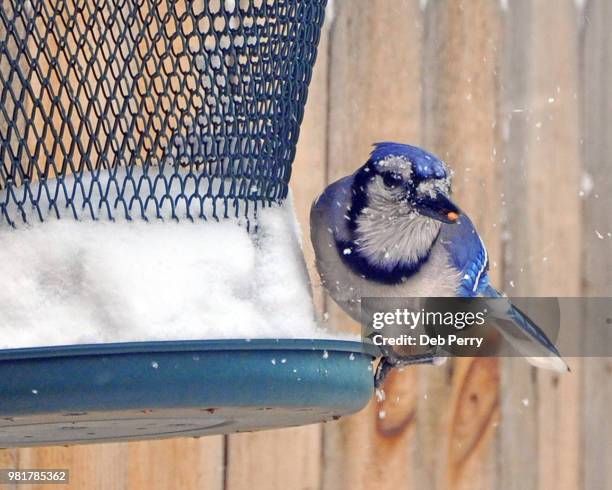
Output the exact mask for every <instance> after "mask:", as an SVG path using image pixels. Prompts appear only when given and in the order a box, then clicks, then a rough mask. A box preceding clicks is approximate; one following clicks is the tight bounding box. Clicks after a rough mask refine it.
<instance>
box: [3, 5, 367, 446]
mask: <svg viewBox="0 0 612 490" xmlns="http://www.w3.org/2000/svg"><path fill="white" fill-rule="evenodd" d="M324 10H325V0H196V1H183V0H142V1H138V2H137V1H134V0H126V1H115V0H100V1H97V2H94V1H87V0H82V1H81V0H79V1H76V0H53V1H48V0H27V1H23V0H8V1H5V2H2V3H0V236H1V235H4V236H5V237H8V236H9V235H8V234H11V233H18V232H19V233H25V236H26V237H27V236H28V234H29V233H34V230H38V231H40V230H42V232H43V233H48V234H49V239H50V243H52V242H53V236H51V235H52V233H53V228H52V227H51V228H47V226H48V224H49V223H50V222H57V221H58V220H60V221H66V220H68V221H72V222H75V223H78V224H79V225H80V224H81V223H84V222H90V223H92V222H107V223H112V224H109V226H115V223H117V222H119V221H123V222H125V221H129V222H141V223H144V222H155V223H163V226H166V224H167V225H168V226H170V224H171V223H174V222H177V221H182V220H188V221H189V222H192V223H195V224H196V225H197V226H209V225H210V224H211V223H214V222H217V221H224V220H228V219H229V220H233V223H235V225H236V226H241V227H244V228H245V229H247V230H248V232H249V233H250V234H252V235H254V236H257V233H258V213H261V212H262V211H261V210H262V209H264V208H267V207H273V206H282V205H283V202H284V200H285V198H286V197H287V194H288V183H289V178H290V174H291V164H292V161H293V158H294V155H295V146H296V142H297V138H298V133H299V128H300V123H301V121H302V117H303V111H304V105H305V102H306V96H307V89H308V83H309V81H310V78H311V73H312V67H313V64H314V62H315V58H316V51H317V44H318V41H319V35H320V29H321V25H322V22H323V17H324ZM42 253H43V251H42V250H41V254H42ZM11 280H16V278H5V277H3V285H2V287H3V288H7V289H10V288H11ZM177 287H179V288H180V285H177ZM0 301H1V296H0ZM0 308H2V305H1V304H0ZM375 355H376V352H373V351H372V350H371V348H370V347H367V346H366V345H364V344H362V343H360V342H351V341H342V340H333V339H332V340H324V339H312V340H310V339H283V338H270V339H252V340H250V339H247V338H242V339H240V338H234V339H217V340H206V339H201V340H199V339H190V340H180V339H178V340H163V341H142V342H140V341H138V342H116V343H95V344H77V345H59V346H58V345H52V346H45V347H22V348H10V349H4V350H0V447H18V446H34V445H51V444H77V443H87V442H100V441H118V440H140V439H150V438H160V437H173V436H199V435H206V434H219V433H230V432H238V431H250V430H257V429H264V428H273V427H286V426H295V425H301V424H307V423H314V422H319V421H325V420H330V419H332V418H336V417H338V416H341V415H344V414H349V413H353V412H355V411H357V410H359V409H360V408H361V407H363V406H364V405H365V403H367V401H368V399H369V397H370V395H371V391H372V385H373V382H372V370H371V361H372V359H373V357H374V356H375ZM276 360H278V362H275V361H276Z"/></svg>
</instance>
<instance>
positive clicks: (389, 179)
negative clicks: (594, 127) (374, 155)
mask: <svg viewBox="0 0 612 490" xmlns="http://www.w3.org/2000/svg"><path fill="white" fill-rule="evenodd" d="M383 182H384V184H385V185H386V186H387V187H397V186H398V185H400V184H401V183H402V176H401V175H399V174H394V173H392V172H388V173H385V174H384V175H383Z"/></svg>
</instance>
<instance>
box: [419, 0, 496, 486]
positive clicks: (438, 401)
mask: <svg viewBox="0 0 612 490" xmlns="http://www.w3.org/2000/svg"><path fill="white" fill-rule="evenodd" d="M500 26H501V19H500V12H499V7H498V5H497V4H496V2H490V1H488V0H475V1H473V2H460V1H455V0H443V1H438V2H428V3H427V8H426V11H425V43H424V50H423V57H424V60H425V65H424V83H423V87H424V104H425V112H424V120H423V121H424V133H425V142H426V146H428V147H429V148H430V149H432V150H433V151H434V152H436V153H437V154H438V155H439V156H441V157H442V158H443V159H445V160H446V161H447V162H448V163H449V165H450V166H451V168H452V169H453V170H454V171H455V176H454V180H453V189H454V195H455V196H456V197H455V200H456V201H457V202H458V203H459V204H460V206H461V207H462V208H463V209H464V210H465V211H466V213H467V214H468V215H469V216H470V217H471V219H472V220H473V221H474V223H475V225H476V226H477V228H478V230H479V233H480V234H481V236H482V237H483V240H484V242H485V243H486V246H487V250H488V253H489V257H490V258H491V259H490V260H491V264H490V266H491V267H490V275H491V278H492V281H493V282H494V283H495V282H496V281H497V280H498V278H499V276H500V267H499V264H500V263H501V197H500V179H499V176H500V168H499V155H498V146H499V134H498V127H497V116H498V107H497V105H498V86H497V79H498V72H497V70H498V64H499V56H500V52H499V42H500V40H499V30H500ZM429 376H430V379H429V380H428V382H427V390H426V392H425V393H424V396H427V398H424V397H423V399H422V400H421V401H420V406H419V412H418V415H419V417H421V415H423V416H424V417H426V418H427V421H428V423H427V424H424V425H423V426H422V427H419V439H418V440H419V448H422V449H423V454H422V455H420V456H419V457H420V458H421V459H422V464H420V465H419V466H418V467H419V481H420V482H421V483H422V485H428V482H429V485H430V486H432V487H433V488H469V489H475V488H482V489H488V488H493V487H494V486H495V481H496V480H495V476H496V475H495V455H496V451H495V438H494V437H493V436H494V435H495V428H496V426H497V419H498V412H499V409H498V405H499V400H498V384H499V362H498V360H495V359H469V358H462V359H455V360H454V362H453V364H452V365H451V366H448V367H447V372H446V373H445V375H444V376H442V375H441V373H431V374H430V375H429ZM432 479H433V484H432V483H431V482H432Z"/></svg>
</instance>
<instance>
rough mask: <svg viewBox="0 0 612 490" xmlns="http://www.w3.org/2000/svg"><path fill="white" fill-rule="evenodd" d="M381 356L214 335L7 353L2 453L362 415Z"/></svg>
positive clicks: (366, 350) (1, 380)
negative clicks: (375, 362)
mask: <svg viewBox="0 0 612 490" xmlns="http://www.w3.org/2000/svg"><path fill="white" fill-rule="evenodd" d="M376 354H377V353H376V352H375V350H373V349H372V348H371V347H368V346H367V345H366V344H362V343H359V342H345V341H334V340H287V339H278V340H251V341H246V340H218V341H215V340H209V341H189V342H181V341H175V342H172V341H168V342H139V343H123V344H99V345H76V346H66V347H43V348H29V349H14V350H4V351H0V393H2V399H1V400H0V447H20V446H36V445H54V444H82V443H95V442H112V441H129V440H140V439H155V438H165V437H187V436H189V437H192V436H203V435H211V434H227V433H234V432H244V431H254V430H261V429H272V428H278V427H291V426H297V425H304V424H310V423H315V422H321V421H327V420H332V419H335V418H338V417H341V416H343V415H348V414H351V413H354V412H356V411H358V410H360V409H361V408H362V407H363V406H365V404H366V403H367V402H368V400H369V399H370V397H371V395H372V388H373V376H372V360H373V358H374V356H375V355H376Z"/></svg>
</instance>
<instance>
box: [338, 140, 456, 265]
mask: <svg viewBox="0 0 612 490" xmlns="http://www.w3.org/2000/svg"><path fill="white" fill-rule="evenodd" d="M450 177H451V175H450V171H449V169H448V168H447V167H446V165H445V164H444V162H442V161H441V160H440V159H439V158H437V157H436V156H434V155H432V154H431V153H428V152H426V151H425V150H422V149H420V148H417V147H414V146H409V145H403V144H399V143H378V144H376V145H375V146H374V150H373V151H372V153H371V155H370V158H369V159H368V161H367V162H366V164H365V165H364V166H362V167H361V168H360V169H359V170H357V172H356V173H355V175H354V179H353V186H352V190H351V193H352V194H351V205H350V209H349V213H348V215H347V218H348V219H349V227H350V229H351V231H352V233H353V241H354V244H355V248H356V249H357V250H356V252H358V253H359V255H360V256H361V257H362V258H363V260H365V261H366V262H367V263H368V264H370V265H372V266H374V267H381V268H382V269H384V270H387V271H389V270H392V269H394V268H396V267H398V266H400V269H401V266H402V265H407V266H409V267H412V266H414V265H415V264H418V263H419V261H420V260H422V259H424V258H426V256H427V255H428V253H429V251H430V249H431V246H432V243H433V242H434V240H435V238H436V237H437V235H438V232H439V230H440V226H441V225H442V223H447V224H452V223H455V222H456V221H457V219H458V218H459V216H460V214H461V210H460V209H459V208H458V207H457V206H456V205H455V204H454V203H453V202H452V201H451V200H450V197H449V193H450V187H451V183H450Z"/></svg>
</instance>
